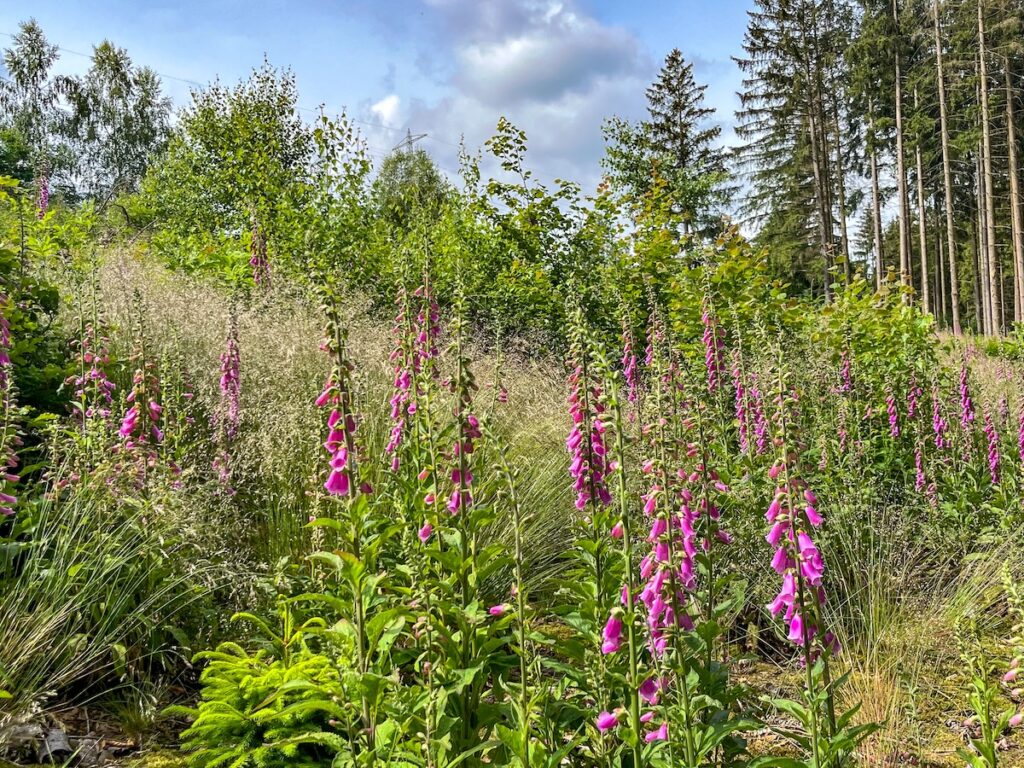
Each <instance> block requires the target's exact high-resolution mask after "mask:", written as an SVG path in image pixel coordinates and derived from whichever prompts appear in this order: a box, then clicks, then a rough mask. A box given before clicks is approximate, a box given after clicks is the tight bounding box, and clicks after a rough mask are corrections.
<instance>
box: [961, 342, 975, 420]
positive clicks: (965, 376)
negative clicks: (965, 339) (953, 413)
mask: <svg viewBox="0 0 1024 768" xmlns="http://www.w3.org/2000/svg"><path fill="white" fill-rule="evenodd" d="M959 392H960V424H961V426H963V427H964V429H966V428H967V427H969V426H970V425H971V424H973V423H974V403H973V401H972V400H971V389H970V380H969V372H968V369H967V357H966V356H965V357H964V361H963V363H962V364H961V365H960V388H959Z"/></svg>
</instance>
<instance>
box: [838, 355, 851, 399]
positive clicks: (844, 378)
mask: <svg viewBox="0 0 1024 768" xmlns="http://www.w3.org/2000/svg"><path fill="white" fill-rule="evenodd" d="M839 359H840V364H839V391H840V392H850V391H851V390H852V389H853V377H852V376H851V375H850V353H849V352H847V351H846V350H845V349H844V350H843V351H842V352H841V353H840V357H839Z"/></svg>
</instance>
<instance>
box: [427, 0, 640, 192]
mask: <svg viewBox="0 0 1024 768" xmlns="http://www.w3.org/2000/svg"><path fill="white" fill-rule="evenodd" d="M425 2H427V3H428V4H429V5H430V7H431V8H432V9H433V10H434V11H436V12H437V13H439V14H441V21H442V28H443V29H444V30H445V34H446V35H447V36H448V37H449V38H450V39H449V40H447V41H444V43H442V44H443V45H445V46H446V47H447V48H449V50H451V51H452V52H453V64H454V69H453V71H452V73H451V74H450V75H449V77H448V79H447V82H446V86H447V89H448V90H449V94H448V95H446V96H444V97H442V98H441V99H439V100H437V101H433V102H425V101H422V100H416V99H414V100H412V102H410V104H409V105H408V112H409V124H410V125H411V126H412V128H413V130H414V131H416V130H423V131H426V132H427V133H429V134H431V135H432V136H435V137H438V138H440V139H443V140H447V141H449V142H453V141H458V139H459V137H464V139H465V142H466V144H467V146H468V147H470V148H471V149H473V148H476V147H479V146H481V145H482V144H483V142H484V141H486V139H487V138H488V137H490V136H491V135H492V134H493V132H494V128H495V125H496V124H497V122H498V118H499V117H502V116H504V117H507V118H508V119H509V120H511V121H512V122H513V123H514V124H515V125H516V126H517V127H519V128H521V129H523V130H524V131H525V132H526V135H527V139H528V141H529V154H528V156H527V163H528V165H529V166H530V167H531V168H534V169H537V171H538V174H539V175H540V177H541V178H542V179H544V180H545V181H550V180H551V179H553V178H556V177H560V178H567V179H572V180H576V181H579V182H581V183H582V184H583V185H584V188H592V187H593V186H594V185H595V184H596V183H597V181H598V179H599V177H600V158H601V155H602V152H603V143H602V137H601V124H602V122H603V120H604V119H605V118H606V117H610V116H611V115H613V114H620V115H624V116H627V117H630V118H636V117H639V116H641V115H642V114H643V113H644V105H645V96H644V90H645V88H646V87H647V85H648V84H649V83H650V80H651V79H652V78H653V77H654V74H655V73H656V72H657V68H658V65H657V62H655V61H654V60H653V59H651V58H650V57H649V56H648V55H647V54H646V53H645V52H644V50H643V48H642V46H641V45H640V43H639V41H638V40H637V39H636V37H635V36H634V35H633V34H632V33H631V32H629V31H627V30H625V29H621V28H618V27H612V26H608V25H605V24H602V23H601V22H600V21H599V20H598V19H596V18H594V17H593V16H590V15H588V14H586V13H585V12H584V11H582V10H581V9H580V8H579V7H577V5H576V4H575V3H573V2H553V1H552V0H514V1H513V0H510V1H508V2H501V3H489V2H478V0H425ZM430 149H431V151H432V153H434V154H435V155H437V156H438V158H439V159H440V160H442V161H445V162H442V165H448V166H449V167H450V166H451V165H453V164H454V162H455V150H454V149H453V148H450V147H446V146H445V145H444V144H442V143H433V144H430ZM485 170H490V169H485Z"/></svg>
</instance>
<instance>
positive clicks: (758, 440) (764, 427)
mask: <svg viewBox="0 0 1024 768" xmlns="http://www.w3.org/2000/svg"><path fill="white" fill-rule="evenodd" d="M750 403H751V411H752V414H751V415H752V418H753V422H754V447H755V449H756V450H757V454H758V455H759V456H760V455H763V454H764V453H765V452H766V451H767V450H768V442H769V439H770V434H769V430H768V416H767V414H766V413H765V407H764V395H762V394H761V390H760V388H759V387H758V384H757V376H752V379H751V386H750Z"/></svg>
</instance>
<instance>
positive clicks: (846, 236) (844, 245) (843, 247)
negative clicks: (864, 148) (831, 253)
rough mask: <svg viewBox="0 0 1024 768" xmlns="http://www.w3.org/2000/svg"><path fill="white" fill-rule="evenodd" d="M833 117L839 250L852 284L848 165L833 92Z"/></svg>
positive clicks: (846, 280) (845, 271)
mask: <svg viewBox="0 0 1024 768" xmlns="http://www.w3.org/2000/svg"><path fill="white" fill-rule="evenodd" d="M832 110H833V112H832V119H833V126H834V128H835V132H836V164H835V169H836V191H837V193H838V195H839V250H840V252H841V253H842V254H843V276H844V278H845V282H846V284H847V285H849V284H850V278H851V275H852V271H853V267H852V265H851V264H850V233H849V231H848V229H847V222H846V166H845V165H844V164H843V134H842V131H841V130H840V128H839V104H838V101H837V100H836V98H835V94H833V100H832Z"/></svg>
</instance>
